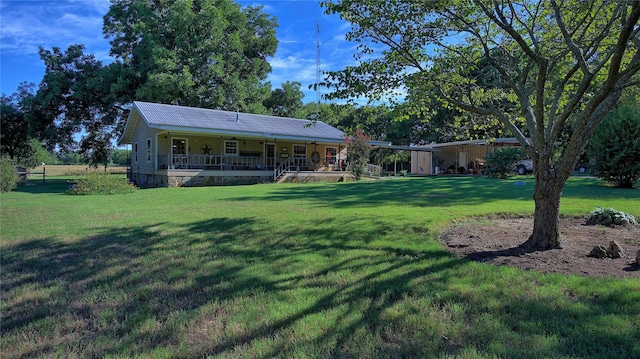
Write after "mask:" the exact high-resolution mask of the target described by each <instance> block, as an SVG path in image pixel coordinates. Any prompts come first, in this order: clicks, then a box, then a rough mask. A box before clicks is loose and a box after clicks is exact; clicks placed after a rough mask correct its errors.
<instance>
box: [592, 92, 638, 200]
mask: <svg viewBox="0 0 640 359" xmlns="http://www.w3.org/2000/svg"><path fill="white" fill-rule="evenodd" d="M638 105H639V104H638V102H637V101H629V102H627V103H624V104H622V105H621V106H619V107H618V108H617V109H616V110H615V111H613V112H612V113H611V114H609V115H608V116H607V117H606V118H605V119H604V120H603V122H602V124H601V125H600V126H598V130H597V131H596V133H595V134H594V135H593V138H592V139H591V141H589V146H588V150H587V151H588V153H589V156H590V157H591V158H592V159H593V161H594V163H593V167H592V169H591V170H592V173H593V175H594V176H596V177H598V178H601V179H603V180H605V181H607V182H609V183H612V184H614V185H615V186H617V187H622V188H632V187H633V184H634V182H636V181H637V180H638V178H640V161H639V160H638V159H639V158H640V113H639V112H638Z"/></svg>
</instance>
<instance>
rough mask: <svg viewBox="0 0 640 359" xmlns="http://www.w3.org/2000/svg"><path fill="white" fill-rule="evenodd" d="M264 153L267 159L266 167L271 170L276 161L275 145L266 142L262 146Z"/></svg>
mask: <svg viewBox="0 0 640 359" xmlns="http://www.w3.org/2000/svg"><path fill="white" fill-rule="evenodd" d="M264 153H265V157H266V160H267V161H266V163H267V169H270V170H272V169H273V168H274V164H275V163H276V145H274V144H272V143H267V144H266V145H265V146H264Z"/></svg>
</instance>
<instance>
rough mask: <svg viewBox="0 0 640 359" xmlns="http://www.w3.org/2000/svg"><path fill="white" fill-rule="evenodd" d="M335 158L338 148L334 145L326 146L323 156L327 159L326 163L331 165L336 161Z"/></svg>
mask: <svg viewBox="0 0 640 359" xmlns="http://www.w3.org/2000/svg"><path fill="white" fill-rule="evenodd" d="M337 158H338V149H337V148H335V147H327V148H326V157H325V160H326V161H327V163H328V164H330V165H332V164H334V163H336V159H337Z"/></svg>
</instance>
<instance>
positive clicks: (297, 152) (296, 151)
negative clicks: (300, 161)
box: [293, 145, 307, 158]
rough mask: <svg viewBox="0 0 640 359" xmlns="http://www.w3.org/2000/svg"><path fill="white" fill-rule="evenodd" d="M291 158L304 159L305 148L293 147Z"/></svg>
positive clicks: (301, 146)
mask: <svg viewBox="0 0 640 359" xmlns="http://www.w3.org/2000/svg"><path fill="white" fill-rule="evenodd" d="M293 157H294V158H306V157H307V146H305V145H293Z"/></svg>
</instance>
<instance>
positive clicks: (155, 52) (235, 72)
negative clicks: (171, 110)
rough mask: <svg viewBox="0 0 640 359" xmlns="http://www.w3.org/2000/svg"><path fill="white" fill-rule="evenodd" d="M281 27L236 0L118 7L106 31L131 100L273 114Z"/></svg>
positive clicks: (126, 2)
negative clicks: (272, 76)
mask: <svg viewBox="0 0 640 359" xmlns="http://www.w3.org/2000/svg"><path fill="white" fill-rule="evenodd" d="M276 27H277V21H276V19H275V18H273V17H270V16H268V15H267V14H265V13H264V12H263V11H262V7H252V6H248V7H245V8H241V7H240V5H238V4H237V3H235V2H234V1H231V0H189V1H182V0H153V1H146V0H114V1H112V4H111V7H110V8H109V11H108V13H107V14H106V15H105V16H104V27H103V31H104V34H105V35H106V36H107V37H109V38H110V39H111V42H110V43H111V46H112V47H111V55H112V56H114V57H115V58H116V59H117V63H118V64H119V66H120V67H121V69H120V72H121V74H122V76H121V77H120V78H119V82H120V83H121V84H122V85H123V86H121V90H123V91H129V94H128V95H129V97H130V99H138V100H146V101H153V102H163V103H173V104H180V105H187V106H198V107H207V108H217V109H224V110H241V111H249V112H258V113H265V112H266V110H265V108H264V106H263V105H262V102H263V101H264V100H265V99H266V98H267V97H268V96H269V94H270V87H271V86H270V84H268V83H265V82H264V80H265V79H266V77H267V75H268V74H269V73H270V72H271V66H270V65H269V63H268V62H267V61H266V58H267V57H269V56H273V55H274V54H275V52H276V48H277V45H278V41H277V39H276V37H275V28H276Z"/></svg>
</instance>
